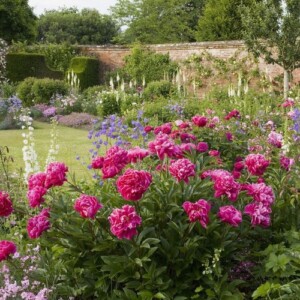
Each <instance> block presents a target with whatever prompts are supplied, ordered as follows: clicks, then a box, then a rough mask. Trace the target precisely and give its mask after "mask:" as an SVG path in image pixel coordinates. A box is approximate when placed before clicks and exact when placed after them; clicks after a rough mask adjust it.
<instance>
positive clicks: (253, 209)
mask: <svg viewBox="0 0 300 300" xmlns="http://www.w3.org/2000/svg"><path fill="white" fill-rule="evenodd" d="M271 212H272V211H271V208H270V207H269V206H265V205H264V204H263V203H262V202H256V203H250V204H248V205H246V207H245V209H244V213H245V214H247V215H249V216H250V217H251V224H252V225H253V226H256V225H260V226H263V227H268V226H270V223H271V218H270V214H271Z"/></svg>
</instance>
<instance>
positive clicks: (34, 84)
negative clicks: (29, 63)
mask: <svg viewBox="0 0 300 300" xmlns="http://www.w3.org/2000/svg"><path fill="white" fill-rule="evenodd" d="M67 93H68V85H67V84H66V83H65V82H64V81H62V80H54V79H49V78H44V79H38V78H33V77H29V78H26V79H25V80H24V81H23V82H21V83H20V84H19V85H18V87H17V95H18V97H20V99H21V100H22V102H23V105H24V106H26V107H30V106H32V105H33V104H34V103H45V104H49V102H50V99H51V97H52V96H53V95H55V94H60V95H66V94H67Z"/></svg>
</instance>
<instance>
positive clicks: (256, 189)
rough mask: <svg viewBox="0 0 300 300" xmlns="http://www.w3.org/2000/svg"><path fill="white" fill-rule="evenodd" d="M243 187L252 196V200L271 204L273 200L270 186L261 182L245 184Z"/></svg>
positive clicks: (266, 204) (273, 196)
mask: <svg viewBox="0 0 300 300" xmlns="http://www.w3.org/2000/svg"><path fill="white" fill-rule="evenodd" d="M243 189H244V190H246V191H248V195H249V196H252V197H253V200H254V201H256V202H261V203H263V204H264V205H265V206H268V205H271V204H272V203H273V202H274V200H275V195H274V192H273V189H272V187H270V186H268V185H266V184H265V183H263V182H262V183H252V184H246V185H244V186H243Z"/></svg>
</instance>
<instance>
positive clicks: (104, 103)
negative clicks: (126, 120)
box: [97, 91, 121, 117]
mask: <svg viewBox="0 0 300 300" xmlns="http://www.w3.org/2000/svg"><path fill="white" fill-rule="evenodd" d="M97 101H98V103H97V104H98V105H97V115H99V116H101V117H106V116H109V115H114V114H120V113H121V99H120V95H119V94H118V92H117V91H103V92H101V93H100V94H98V100H97Z"/></svg>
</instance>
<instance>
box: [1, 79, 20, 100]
mask: <svg viewBox="0 0 300 300" xmlns="http://www.w3.org/2000/svg"><path fill="white" fill-rule="evenodd" d="M16 90H17V85H16V84H14V83H9V82H3V83H1V84H0V98H9V97H11V96H13V95H15V94H16Z"/></svg>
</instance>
